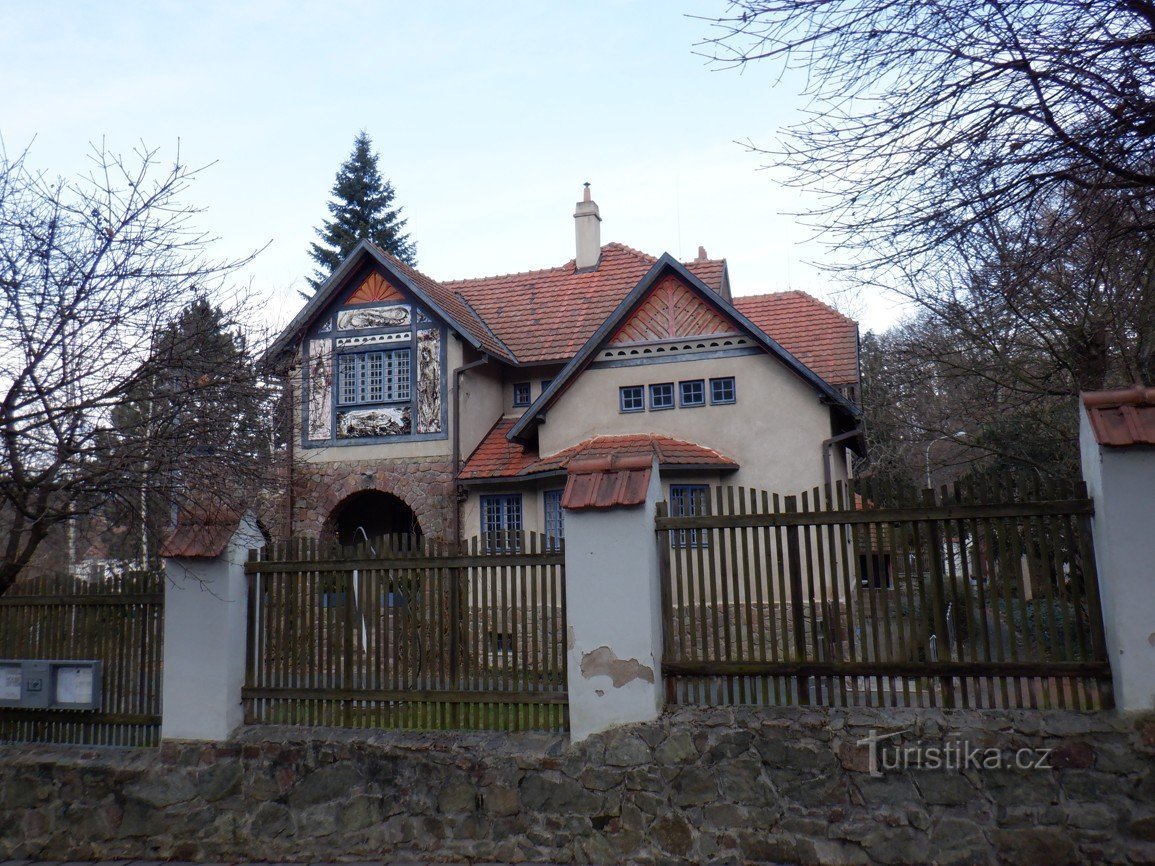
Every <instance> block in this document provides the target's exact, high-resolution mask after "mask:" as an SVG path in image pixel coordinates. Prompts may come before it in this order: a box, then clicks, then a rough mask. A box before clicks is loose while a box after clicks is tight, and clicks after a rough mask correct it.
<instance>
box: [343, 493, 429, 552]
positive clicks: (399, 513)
mask: <svg viewBox="0 0 1155 866" xmlns="http://www.w3.org/2000/svg"><path fill="white" fill-rule="evenodd" d="M326 529H327V530H328V532H329V533H332V535H334V536H336V538H337V541H338V542H339V543H340V544H343V545H351V544H358V543H360V542H361V541H364V539H365V536H368V538H370V539H374V538H380V537H381V536H383V535H416V536H421V535H423V534H424V533H423V532H422V530H421V523H420V521H419V520H418V519H417V515H416V514H415V513H414V512H413V509H412V508H410V507H409V505H408V504H407V503H406V502H405V500H403V499H401V498H400V497H398V496H394V495H393V494H392V493H385V492H384V491H381V490H360V491H357V492H356V493H353V494H351V495H349V496H347V497H345V498H344V499H342V500H341V501H340V502H339V503H337V505H336V506H334V508H333V510H332V511H330V512H329V517H328V519H327V520H326ZM362 530H364V535H362Z"/></svg>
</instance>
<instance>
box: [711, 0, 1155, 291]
mask: <svg viewBox="0 0 1155 866" xmlns="http://www.w3.org/2000/svg"><path fill="white" fill-rule="evenodd" d="M712 23H713V25H714V27H715V30H716V32H715V33H714V35H713V37H712V38H710V39H708V40H707V41H706V42H705V43H704V44H703V47H704V50H705V53H706V54H707V55H708V56H711V57H713V58H714V59H715V60H717V61H718V62H720V63H723V64H730V65H733V64H737V65H742V64H746V63H749V62H751V61H761V62H771V63H773V62H777V63H778V64H779V65H780V66H787V67H795V68H800V69H802V70H805V75H806V82H807V94H808V95H809V97H810V98H811V103H810V106H809V108H808V110H807V111H806V115H805V119H804V121H803V122H801V123H799V124H798V125H796V126H794V127H792V128H791V129H789V130H787V131H786V134H785V135H784V137H783V140H782V142H781V146H780V147H778V148H773V149H771V150H769V151H768V153H770V154H771V155H772V156H774V157H775V159H776V161H783V162H784V163H785V164H786V165H788V166H789V167H791V168H792V169H793V170H794V180H795V181H796V182H797V183H798V184H800V185H803V186H806V187H808V188H810V189H813V190H816V191H818V192H820V193H823V194H825V195H826V196H827V199H826V204H825V205H824V206H822V207H821V208H820V209H818V210H817V211H815V212H813V213H812V214H811V216H812V217H813V219H814V221H815V223H816V224H817V225H818V226H820V227H821V228H823V229H825V230H827V231H828V232H829V233H830V234H829V238H830V239H831V240H832V241H833V242H834V243H836V244H843V245H847V246H850V247H853V248H855V249H857V250H859V251H862V252H863V253H864V256H863V257H862V258H860V259H856V260H855V261H854V263H853V267H854V268H856V269H859V270H860V271H861V269H862V267H863V266H864V264H873V265H879V266H883V268H885V266H886V265H889V264H893V263H894V262H896V261H901V262H904V263H905V264H906V265H907V266H908V267H909V266H910V264H911V262H912V260H913V259H918V260H919V261H921V262H923V263H926V262H927V261H928V257H927V254H931V255H930V256H929V261H931V262H933V261H936V260H937V257H938V255H939V253H940V251H941V245H942V244H943V242H944V241H946V240H948V239H950V238H952V237H954V236H956V235H958V234H959V233H963V232H966V231H967V230H969V229H970V228H971V227H973V226H974V225H976V224H979V223H983V222H985V221H987V220H989V219H990V218H992V217H997V218H999V219H1000V221H1001V222H1003V223H1004V224H1007V223H1009V222H1010V221H1011V220H1012V219H1014V215H1015V214H1016V212H1017V211H1018V209H1020V208H1022V207H1023V206H1024V205H1030V204H1032V203H1034V202H1037V201H1039V200H1041V199H1047V198H1049V197H1052V196H1053V195H1054V194H1055V193H1056V192H1057V191H1060V192H1064V193H1065V192H1066V191H1068V190H1070V189H1072V188H1074V189H1084V190H1099V189H1108V190H1124V191H1125V190H1138V191H1150V190H1152V189H1155V91H1152V89H1151V87H1150V82H1151V81H1152V75H1153V73H1155V2H1151V0H1096V2H1086V0H940V2H926V0H736V2H732V3H731V4H730V8H729V12H728V14H727V15H726V16H725V17H723V18H720V19H717V20H715V21H713V22H712ZM1136 228H1137V229H1139V230H1142V231H1144V232H1148V231H1149V230H1150V228H1151V221H1150V219H1149V218H1144V219H1142V220H1140V221H1139V222H1138V224H1137V225H1136Z"/></svg>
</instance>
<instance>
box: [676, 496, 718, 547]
mask: <svg viewBox="0 0 1155 866" xmlns="http://www.w3.org/2000/svg"><path fill="white" fill-rule="evenodd" d="M709 495H710V488H709V487H708V486H706V485H705V484H671V485H670V516H671V517H693V516H694V515H698V514H705V513H706V511H707V508H706V506H707V504H708V501H709V500H708V498H707V497H709ZM699 532H700V533H701V535H699ZM670 544H671V546H672V547H709V546H710V534H709V530H707V529H702V530H698V529H679V530H678V531H677V532H673V533H671V534H670Z"/></svg>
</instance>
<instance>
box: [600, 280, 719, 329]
mask: <svg viewBox="0 0 1155 866" xmlns="http://www.w3.org/2000/svg"><path fill="white" fill-rule="evenodd" d="M735 330H736V325H735V324H734V323H733V322H731V321H729V320H727V319H726V317H724V316H723V315H722V314H721V313H719V312H718V311H717V310H715V309H714V308H713V307H711V306H710V305H708V304H707V303H706V302H705V301H703V300H702V299H701V298H700V297H699V296H698V294H697V293H696V292H695V291H694V290H693V289H691V288H690V287H689V286H687V285H686V284H685V283H684V282H682V281H681V280H680V279H678V278H677V276H675V275H674V274H668V275H667V276H665V277H664V278H663V279H661V280H659V281H658V283H657V285H655V286H654V287H653V288H652V289H650V291H649V293H648V294H647V295H646V296H645V297H644V298H643V299H642V302H641V303H640V304H639V305H638V306H637V308H636V309H635V310H634V311H633V313H631V314H630V316H629V317H628V318H627V319H626V320H625V321H624V322H623V323H622V324H621V326H620V327H619V328H618V329H617V331H615V332H614V334H613V336H612V337H610V339H609V341H608V345H610V346H621V345H629V344H634V343H653V342H660V341H664V340H670V339H679V338H683V337H709V336H713V335H715V334H731V333H734V331H735Z"/></svg>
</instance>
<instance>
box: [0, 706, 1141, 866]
mask: <svg viewBox="0 0 1155 866" xmlns="http://www.w3.org/2000/svg"><path fill="white" fill-rule="evenodd" d="M871 731H875V732H876V733H888V732H895V731H906V733H904V734H902V736H901V737H899V738H895V739H896V740H897V741H898V742H901V743H902V744H903V746H905V747H910V748H914V747H915V746H916V745H917V744H921V746H923V747H924V748H925V747H929V746H934V745H937V746H940V747H941V746H943V745H944V744H950V743H951V742H958V741H963V740H965V741H967V742H968V743H970V744H971V745H972V746H973V747H981V748H984V749H986V748H992V749H999V750H1002V751H1001V752H1000V754H1006V755H1010V754H1012V753H1013V750H1017V749H1022V748H1029V749H1035V748H1049V749H1052V750H1053V751H1051V752H1050V754H1049V759H1048V760H1049V763H1050V764H1051V766H1052V767H1053V769H1048V770H1023V769H1014V768H1011V769H991V768H986V769H976V768H974V767H971V768H969V769H966V770H964V771H957V770H949V771H948V770H942V769H939V770H932V769H927V768H925V767H924V768H922V769H916V768H907V769H905V770H883V771H882V773H883V775H882V776H881V777H877V778H876V777H873V776H872V775H871V774H870V772H869V766H868V752H867V750H866V749H865V748H864V747H860V746H858V745H856V743H857V742H858V741H859V740H860V739H862V738H864V737H866V736H868V735H869V734H870V732H871ZM894 741H895V740H887V741H886V742H888V743H889V742H894ZM1008 750H1010V751H1008ZM5 858H14V859H22V858H32V859H38V858H49V859H57V860H102V859H120V858H123V859H134V858H135V859H146V860H156V859H177V860H202V861H226V860H238V859H239V860H257V861H266V862H267V861H304V862H307V861H317V860H329V861H331V860H335V859H352V860H361V861H365V860H378V861H380V860H384V861H409V862H413V861H419V860H429V859H438V860H459V861H471V860H477V861H495V860H496V861H506V862H523V861H547V862H554V863H610V862H634V863H659V862H661V863H666V862H716V863H738V862H756V863H804V864H875V863H878V864H913V863H918V864H923V863H939V864H986V863H992V864H993V863H1005V864H1012V866H1020V864H1021V866H1035V864H1050V866H1056V864H1066V863H1131V864H1134V863H1155V715H1150V714H1149V715H1145V716H1139V717H1136V716H1131V717H1124V716H1118V715H1115V714H1109V713H1102V714H1094V715H1077V714H1074V713H1066V712H1061V711H1056V712H1048V713H1037V712H1027V711H1014V712H1004V711H969V710H957V711H939V710H857V709H856V710H807V709H789V708H775V709H699V708H678V709H675V710H672V711H670V712H667V713H666V714H664V715H663V716H662V717H661V718H660V719H659V720H657V721H656V722H649V723H642V724H637V725H632V726H628V727H623V728H618V729H615V730H612V731H609V732H605V733H602V734H596V735H594V736H592V737H590V738H589V739H587V740H586V741H584V742H582V743H580V744H578V745H576V746H570V745H568V744H567V741H566V739H565V738H563V737H556V736H552V735H545V734H517V735H509V734H478V733H454V732H445V733H384V732H377V733H368V732H355V731H333V730H322V729H303V728H297V729H288V728H249V729H245V730H243V731H242V733H241V734H240V735H239V736H238V737H237V738H236V739H234V740H232V741H228V742H224V743H214V744H207V745H206V744H190V743H177V742H169V743H166V744H164V745H163V746H162V747H161V748H159V749H156V750H126V749H93V748H87V747H85V748H63V747H58V746H56V747H45V746H35V747H33V746H7V747H0V860H3V859H5Z"/></svg>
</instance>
